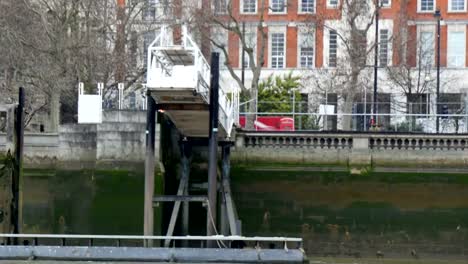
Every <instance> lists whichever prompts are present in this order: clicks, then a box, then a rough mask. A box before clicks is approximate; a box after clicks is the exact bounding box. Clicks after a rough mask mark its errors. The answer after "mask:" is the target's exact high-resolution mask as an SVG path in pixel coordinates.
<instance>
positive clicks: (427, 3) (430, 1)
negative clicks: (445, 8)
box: [418, 0, 435, 12]
mask: <svg viewBox="0 0 468 264" xmlns="http://www.w3.org/2000/svg"><path fill="white" fill-rule="evenodd" d="M434 1H435V0H418V4H419V11H421V12H432V11H434Z"/></svg>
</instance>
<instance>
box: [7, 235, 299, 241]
mask: <svg viewBox="0 0 468 264" xmlns="http://www.w3.org/2000/svg"><path fill="white" fill-rule="evenodd" d="M0 238H54V239H61V238H65V239H116V240H117V239H120V240H140V239H141V240H166V239H170V240H199V241H200V240H202V241H238V240H241V241H259V242H302V238H296V237H258V236H254V237H245V236H222V235H216V236H138V235H66V234H0Z"/></svg>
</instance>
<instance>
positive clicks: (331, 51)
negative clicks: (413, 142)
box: [213, 0, 468, 131]
mask: <svg viewBox="0 0 468 264" xmlns="http://www.w3.org/2000/svg"><path fill="white" fill-rule="evenodd" d="M342 1H344V0H265V1H264V4H265V5H266V6H267V8H261V6H260V5H261V3H262V2H263V1H262V0H231V1H229V0H227V1H226V2H224V1H223V0H220V1H218V2H216V3H214V4H213V8H214V12H215V14H218V15H220V16H222V15H226V14H231V15H232V16H233V17H234V19H235V20H236V21H238V22H239V23H242V22H244V23H245V25H246V26H245V28H246V30H245V36H246V37H245V38H246V42H247V45H251V46H253V47H255V48H254V49H256V52H257V54H258V53H259V49H260V47H259V45H258V43H259V42H260V37H259V35H260V34H259V31H258V29H257V27H256V26H257V24H258V21H259V19H262V17H263V21H264V22H263V30H264V31H265V32H267V39H266V42H267V44H266V47H265V58H264V61H263V69H262V78H265V77H267V76H269V75H271V74H284V73H287V72H290V71H293V73H295V74H299V75H301V76H303V77H304V81H303V84H304V87H303V92H304V93H307V94H309V95H313V96H309V97H312V98H309V102H310V103H312V104H313V101H317V98H321V99H319V100H318V101H320V102H319V103H317V102H316V104H315V105H316V106H317V105H318V104H320V103H323V100H330V99H329V98H327V99H324V97H325V96H324V94H325V93H326V91H324V89H323V87H324V86H323V85H320V84H319V83H320V82H323V81H324V82H327V81H329V79H330V77H329V75H327V74H329V73H330V72H333V71H337V70H336V69H338V68H347V67H349V63H350V61H349V60H350V58H349V56H346V54H345V53H346V45H347V43H346V42H347V41H350V39H347V37H349V35H350V33H349V32H350V31H351V30H353V29H350V28H349V25H347V24H346V23H347V21H348V19H349V18H350V16H351V15H350V13H351V11H350V10H346V9H349V8H350V6H348V7H345V4H344V3H343V2H342ZM345 3H347V4H348V5H349V1H346V2H345ZM362 4H363V5H368V7H367V12H368V13H367V17H365V18H363V19H362V20H363V21H362V22H361V26H362V27H361V28H359V27H360V26H358V27H357V30H360V31H362V32H363V34H364V36H363V40H362V41H363V42H364V43H365V44H364V45H363V46H362V49H363V50H365V51H367V52H364V53H362V54H363V55H362V56H363V60H364V62H365V67H363V68H362V72H361V74H360V75H361V77H360V78H362V79H363V80H362V81H361V82H360V83H359V85H360V86H362V89H361V90H360V91H358V92H356V93H355V94H353V96H355V97H356V99H354V100H355V101H356V102H355V105H354V107H353V110H352V111H353V113H363V111H366V112H367V113H370V111H371V108H372V107H371V103H370V101H372V90H373V81H372V79H373V65H374V50H373V48H372V47H373V46H374V43H375V29H374V28H375V19H374V14H375V3H374V2H373V1H370V2H366V1H365V0H363V3H362ZM379 5H380V7H379V11H378V13H379V19H378V21H379V32H378V36H379V39H378V57H377V61H378V65H379V68H378V76H379V78H378V93H379V97H378V99H377V101H378V102H379V106H378V107H377V108H378V109H377V112H378V113H382V114H395V115H403V114H424V115H428V116H427V117H426V118H425V120H423V118H418V122H420V123H421V124H422V125H423V126H424V127H425V128H424V129H425V130H433V128H432V125H428V124H429V123H431V121H430V120H431V117H429V114H431V113H435V112H436V106H435V105H436V95H435V94H436V62H437V59H436V58H437V17H436V16H435V15H434V13H435V11H436V10H437V9H439V10H440V13H441V17H440V19H441V27H440V67H441V76H440V96H439V114H440V113H441V111H442V110H441V109H442V108H448V112H449V113H451V114H463V113H464V111H465V110H464V109H465V107H464V106H465V101H466V100H465V94H466V90H467V89H468V85H467V84H466V81H468V78H467V77H465V75H466V74H465V73H466V67H467V66H468V58H467V56H466V54H467V52H466V49H467V45H466V42H467V34H466V29H467V26H468V12H467V7H466V5H467V3H466V0H442V1H436V0H380V4H379ZM228 9H230V10H231V12H230V10H228ZM261 12H263V14H261ZM364 20H365V21H364ZM367 23H370V24H369V26H370V27H369V28H368V29H367V30H363V29H362V28H365V27H366V24H367ZM358 25H359V23H358ZM223 34H225V35H224V36H222V37H221V39H224V41H225V45H226V46H227V47H228V53H229V58H228V59H229V64H230V65H232V66H233V68H235V70H236V73H237V74H238V75H240V71H241V61H242V55H241V54H242V44H241V43H240V40H239V38H238V37H237V36H236V35H235V34H233V33H228V32H224V33H223ZM348 44H349V43H348ZM257 59H258V58H257ZM245 60H246V63H245V65H246V66H247V67H246V68H247V70H246V71H245V75H246V82H248V81H249V78H251V76H252V74H251V71H249V70H248V66H249V64H248V58H246V59H245ZM317 74H318V75H319V77H317ZM396 74H400V75H401V76H396ZM320 75H321V76H322V77H323V76H327V77H326V78H325V80H320ZM403 75H407V76H403ZM311 79H313V80H312V81H311ZM364 79H365V80H364ZM402 82H404V83H405V84H402ZM247 86H248V85H247ZM336 86H339V85H337V84H336V85H332V87H330V88H327V89H329V91H328V93H330V94H329V95H332V96H333V95H335V96H334V98H336V99H335V100H337V101H338V102H335V104H337V105H338V107H337V108H338V113H339V112H346V111H345V110H344V109H340V108H341V107H340V106H341V105H342V104H343V97H345V96H346V95H345V94H346V91H345V89H341V90H340V89H337V87H336ZM329 95H327V97H328V96H329ZM340 97H341V99H340ZM366 97H367V99H366ZM332 100H333V99H332ZM365 100H367V101H365ZM340 101H341V103H340ZM364 104H365V105H366V106H367V110H363V108H364V109H365V108H366V107H365V106H363V105H364ZM309 110H310V111H316V110H317V108H315V109H314V108H313V107H312V109H309ZM445 112H447V111H445ZM384 119H385V120H386V121H385V122H387V123H388V124H386V125H390V123H391V122H390V119H389V118H382V120H384ZM393 119H394V121H395V122H401V121H402V118H393ZM458 121H460V120H458ZM458 121H457V122H458ZM462 121H463V120H462ZM393 123H394V122H393ZM458 125H459V124H458ZM458 125H457V126H458ZM452 129H453V128H452ZM447 131H448V130H447Z"/></svg>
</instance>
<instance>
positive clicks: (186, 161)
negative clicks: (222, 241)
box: [181, 139, 191, 247]
mask: <svg viewBox="0 0 468 264" xmlns="http://www.w3.org/2000/svg"><path fill="white" fill-rule="evenodd" d="M190 154H191V148H190V142H188V141H187V140H186V139H185V140H184V141H182V143H181V156H182V158H181V165H182V178H185V179H186V184H185V186H184V195H189V177H190ZM182 213H183V214H182V235H184V236H188V235H189V201H184V206H183V211H182ZM188 245H189V244H188V241H183V242H182V246H184V247H188Z"/></svg>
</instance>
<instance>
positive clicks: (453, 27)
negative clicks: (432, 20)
mask: <svg viewBox="0 0 468 264" xmlns="http://www.w3.org/2000/svg"><path fill="white" fill-rule="evenodd" d="M454 32H457V33H463V40H464V42H465V45H464V49H463V54H462V55H461V54H460V55H457V57H460V58H461V60H462V63H461V65H460V66H456V65H454V66H453V65H449V63H450V61H451V60H450V57H451V53H450V44H451V42H450V41H449V39H450V34H451V33H454ZM466 45H467V44H466V26H465V25H449V26H448V28H447V67H450V68H465V67H466Z"/></svg>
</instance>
